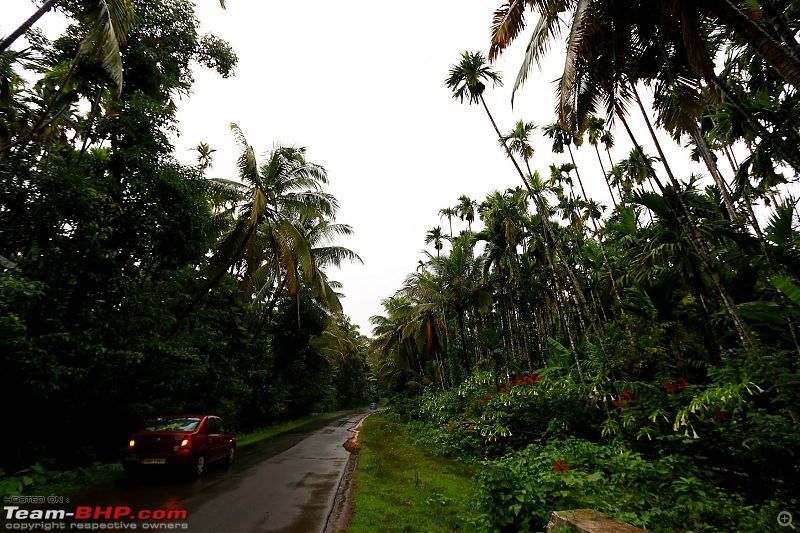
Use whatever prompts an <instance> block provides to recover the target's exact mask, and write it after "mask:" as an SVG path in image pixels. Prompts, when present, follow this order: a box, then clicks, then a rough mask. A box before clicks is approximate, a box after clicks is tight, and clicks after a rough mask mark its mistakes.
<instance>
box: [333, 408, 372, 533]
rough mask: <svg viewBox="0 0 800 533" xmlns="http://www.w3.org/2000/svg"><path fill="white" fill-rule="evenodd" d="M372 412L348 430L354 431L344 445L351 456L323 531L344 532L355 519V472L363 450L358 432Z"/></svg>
mask: <svg viewBox="0 0 800 533" xmlns="http://www.w3.org/2000/svg"><path fill="white" fill-rule="evenodd" d="M371 414H372V413H366V414H365V415H364V416H363V417H361V419H360V420H359V421H358V422H356V424H355V425H354V426H353V427H351V428H348V430H347V431H351V432H353V433H354V435H353V436H352V437H350V438H349V439H347V441H345V442H344V444H342V446H343V447H344V449H345V450H347V451H348V452H350V457H348V458H347V464H346V465H345V467H344V471H343V473H342V477H341V478H340V479H339V485H338V487H337V488H336V496H335V497H334V499H333V505H332V506H331V510H330V512H329V513H328V518H327V519H326V520H325V527H324V528H323V530H322V533H342V532H344V531H345V530H346V529H347V528H348V527H349V526H350V522H351V521H352V520H353V512H354V510H355V507H354V506H353V498H352V495H353V489H354V488H355V475H354V474H355V471H356V468H358V454H359V452H360V451H361V444H360V443H359V442H358V433H359V431H360V430H361V425H362V424H363V422H364V420H366V418H367V417H368V416H369V415H371Z"/></svg>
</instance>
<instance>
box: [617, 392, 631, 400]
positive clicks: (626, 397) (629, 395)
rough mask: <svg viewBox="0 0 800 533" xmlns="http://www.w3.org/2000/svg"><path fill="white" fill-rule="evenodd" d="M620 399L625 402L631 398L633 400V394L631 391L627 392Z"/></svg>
mask: <svg viewBox="0 0 800 533" xmlns="http://www.w3.org/2000/svg"><path fill="white" fill-rule="evenodd" d="M620 397H621V399H623V400H630V399H631V398H633V393H632V392H631V391H629V390H626V391H624V392H623V393H622V394H621V395H620Z"/></svg>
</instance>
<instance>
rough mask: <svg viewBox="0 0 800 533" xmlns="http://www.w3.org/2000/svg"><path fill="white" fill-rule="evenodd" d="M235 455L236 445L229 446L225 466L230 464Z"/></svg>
mask: <svg viewBox="0 0 800 533" xmlns="http://www.w3.org/2000/svg"><path fill="white" fill-rule="evenodd" d="M235 455H236V447H235V446H231V449H230V450H228V455H226V456H225V466H231V464H232V463H233V458H234V456H235Z"/></svg>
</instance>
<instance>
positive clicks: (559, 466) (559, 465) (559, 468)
mask: <svg viewBox="0 0 800 533" xmlns="http://www.w3.org/2000/svg"><path fill="white" fill-rule="evenodd" d="M567 471H569V466H568V465H567V463H565V462H564V461H562V460H561V459H559V460H558V461H556V464H554V465H553V472H558V473H560V472H567Z"/></svg>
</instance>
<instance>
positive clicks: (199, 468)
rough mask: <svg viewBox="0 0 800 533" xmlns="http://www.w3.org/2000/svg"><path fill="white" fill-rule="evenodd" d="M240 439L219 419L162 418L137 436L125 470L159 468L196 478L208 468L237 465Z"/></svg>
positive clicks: (153, 421) (152, 421)
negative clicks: (218, 464) (235, 458)
mask: <svg viewBox="0 0 800 533" xmlns="http://www.w3.org/2000/svg"><path fill="white" fill-rule="evenodd" d="M235 453H236V438H235V437H234V436H233V434H232V433H230V432H229V430H228V429H227V428H226V426H225V424H224V423H223V422H222V419H220V418H219V417H217V416H213V415H171V416H159V417H158V418H154V419H153V420H151V421H150V422H148V423H147V425H146V426H144V427H143V428H142V429H140V430H139V431H138V432H136V433H134V435H133V436H132V437H131V441H130V443H129V444H128V449H127V452H126V454H125V459H124V460H123V462H122V466H123V468H124V469H125V473H126V474H134V473H137V472H140V471H145V470H150V469H151V468H157V467H159V466H160V467H180V468H184V469H186V470H187V471H188V472H190V473H191V474H192V475H194V476H198V477H199V476H201V475H203V471H204V470H205V468H206V465H207V464H209V463H213V462H216V461H222V462H224V463H225V464H226V465H230V464H231V463H232V462H233V456H234V454H235Z"/></svg>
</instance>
